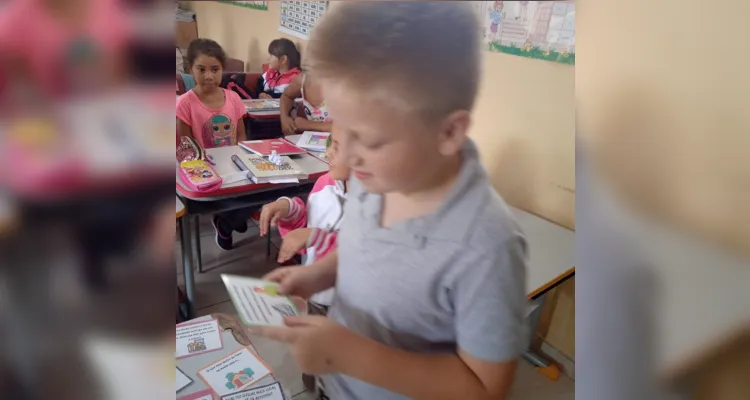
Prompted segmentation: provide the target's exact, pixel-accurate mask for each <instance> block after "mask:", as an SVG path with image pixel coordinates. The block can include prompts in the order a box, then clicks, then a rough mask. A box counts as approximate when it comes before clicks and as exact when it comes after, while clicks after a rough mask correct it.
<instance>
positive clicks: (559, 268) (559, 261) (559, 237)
mask: <svg viewBox="0 0 750 400" xmlns="http://www.w3.org/2000/svg"><path fill="white" fill-rule="evenodd" d="M511 209H512V211H513V215H514V216H515V218H516V221H518V224H519V225H520V226H521V230H522V231H523V233H524V235H525V237H526V241H527V245H528V249H529V262H528V265H527V270H526V287H527V289H528V297H529V300H530V301H531V309H530V313H529V318H528V319H529V325H530V338H531V340H530V343H531V341H533V337H534V334H535V332H536V327H537V324H538V322H539V316H540V314H541V310H542V306H543V305H544V299H545V294H546V293H547V292H549V291H550V290H552V289H554V288H556V287H557V286H559V285H560V284H562V283H563V282H565V281H566V280H568V279H570V278H572V277H573V276H574V275H575V267H574V266H575V233H574V232H573V231H571V230H569V229H566V228H563V227H561V226H559V225H556V224H554V223H552V222H549V221H547V220H544V219H542V218H540V217H537V216H536V215H533V214H530V213H528V212H526V211H523V210H520V209H517V208H513V207H511ZM524 358H525V359H526V360H527V361H529V362H530V363H532V364H533V365H534V366H535V367H536V369H537V371H539V372H540V373H542V374H543V375H545V376H546V377H548V378H550V379H552V380H556V379H557V378H558V377H559V374H560V372H559V369H558V368H557V366H556V365H555V364H552V363H549V362H548V361H547V360H545V359H544V358H543V357H541V356H539V355H538V354H536V353H535V352H533V351H532V350H531V349H530V348H529V350H528V351H527V352H526V354H524Z"/></svg>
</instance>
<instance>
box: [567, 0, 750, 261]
mask: <svg viewBox="0 0 750 400" xmlns="http://www.w3.org/2000/svg"><path fill="white" fill-rule="evenodd" d="M576 7H577V15H576V18H577V20H576V38H577V43H576V48H577V49H578V50H579V54H577V55H576V57H577V58H576V61H577V62H578V66H579V68H578V70H577V72H578V74H577V75H576V84H575V88H576V97H577V99H578V116H579V120H578V125H577V127H578V130H579V132H580V134H581V135H582V137H583V138H585V139H586V141H587V143H588V145H589V146H590V147H591V148H592V149H593V150H594V159H593V160H592V161H594V162H596V163H597V166H598V167H599V168H600V169H601V170H603V171H605V172H606V176H607V178H608V179H609V181H610V182H612V183H614V185H615V189H617V190H619V191H620V192H621V193H623V194H625V193H627V195H624V197H625V198H627V200H628V202H629V203H631V204H633V205H636V206H637V207H638V208H640V209H641V210H642V211H645V212H648V213H650V214H651V215H652V216H654V217H659V218H663V219H666V220H669V221H670V222H671V223H672V224H675V225H680V226H681V227H682V228H683V230H689V231H693V232H695V233H697V234H699V235H701V236H704V237H705V238H707V239H711V240H713V241H716V242H717V243H722V244H724V245H727V246H731V247H732V248H735V249H738V250H740V251H744V252H745V254H747V255H750V223H747V222H742V223H738V221H750V186H749V185H748V183H749V182H750V157H748V156H747V155H748V149H750V134H748V132H750V113H748V112H747V110H748V104H750V102H749V101H748V93H750V74H748V71H749V70H750V52H749V51H748V50H749V49H750V45H748V38H750V25H748V24H747V16H748V15H750V3H748V2H746V1H728V2H720V3H716V4H715V5H714V4H712V3H710V2H705V1H700V0H660V1H651V0H629V1H616V0H577V2H576Z"/></svg>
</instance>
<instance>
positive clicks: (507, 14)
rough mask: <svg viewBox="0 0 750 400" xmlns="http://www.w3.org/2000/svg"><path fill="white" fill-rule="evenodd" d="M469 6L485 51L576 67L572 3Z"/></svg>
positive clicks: (481, 3) (478, 3)
mask: <svg viewBox="0 0 750 400" xmlns="http://www.w3.org/2000/svg"><path fill="white" fill-rule="evenodd" d="M471 3H472V6H473V7H474V10H475V12H476V13H477V15H478V16H479V21H480V30H481V34H482V40H483V43H484V44H485V46H486V47H485V48H486V49H487V50H489V51H494V52H498V53H506V54H513V55H517V56H521V57H529V58H536V59H539V60H546V61H553V62H559V63H563V64H569V65H575V14H576V11H575V4H574V1H573V0H557V1H472V2H471Z"/></svg>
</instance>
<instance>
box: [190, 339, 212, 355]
mask: <svg viewBox="0 0 750 400" xmlns="http://www.w3.org/2000/svg"><path fill="white" fill-rule="evenodd" d="M187 348H188V353H197V352H199V351H205V350H207V349H208V348H207V347H206V343H205V341H204V340H203V338H195V339H193V341H192V342H191V343H188V345H187Z"/></svg>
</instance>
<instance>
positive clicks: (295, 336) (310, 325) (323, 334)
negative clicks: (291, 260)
mask: <svg viewBox="0 0 750 400" xmlns="http://www.w3.org/2000/svg"><path fill="white" fill-rule="evenodd" d="M293 268H294V267H293ZM303 269H304V267H303ZM284 322H285V323H286V326H258V327H252V328H250V332H252V333H254V334H256V335H260V336H263V337H266V338H269V339H271V340H276V341H279V342H283V343H286V344H288V345H289V350H290V353H292V357H294V359H295V360H296V361H297V364H298V365H299V367H300V369H301V370H302V372H303V373H306V374H310V375H320V374H330V373H335V372H337V365H336V363H335V360H336V359H337V358H338V357H337V354H342V353H343V354H346V353H347V352H352V351H354V350H353V349H356V347H357V343H358V342H359V341H360V340H361V339H362V337H361V336H358V335H357V334H355V333H354V332H352V331H351V330H349V329H347V328H345V327H343V326H342V325H340V324H337V323H335V322H333V321H331V320H330V319H328V318H327V317H322V316H312V315H308V316H302V317H287V318H284Z"/></svg>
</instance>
